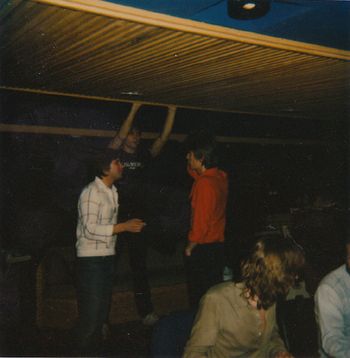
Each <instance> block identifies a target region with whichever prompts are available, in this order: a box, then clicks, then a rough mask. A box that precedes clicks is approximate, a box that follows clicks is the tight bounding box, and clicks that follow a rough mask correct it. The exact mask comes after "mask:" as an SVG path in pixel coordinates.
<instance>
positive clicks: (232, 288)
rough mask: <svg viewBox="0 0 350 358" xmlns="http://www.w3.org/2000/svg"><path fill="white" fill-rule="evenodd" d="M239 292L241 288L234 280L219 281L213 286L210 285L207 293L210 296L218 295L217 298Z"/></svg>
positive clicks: (235, 294) (238, 293)
mask: <svg viewBox="0 0 350 358" xmlns="http://www.w3.org/2000/svg"><path fill="white" fill-rule="evenodd" d="M240 293H241V289H240V288H239V287H238V286H237V284H235V283H234V282H231V281H230V282H222V283H219V284H217V285H215V286H213V287H211V288H210V289H209V290H208V292H207V295H208V296H212V297H219V298H225V297H231V298H232V297H233V296H239V295H240Z"/></svg>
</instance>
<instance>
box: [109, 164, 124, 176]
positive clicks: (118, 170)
mask: <svg viewBox="0 0 350 358" xmlns="http://www.w3.org/2000/svg"><path fill="white" fill-rule="evenodd" d="M109 175H110V176H111V178H112V179H113V180H114V181H115V180H118V179H120V178H121V177H122V175H123V165H122V164H121V163H120V161H119V160H118V159H115V160H113V161H112V162H111V165H110V167H109Z"/></svg>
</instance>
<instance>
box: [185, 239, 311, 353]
mask: <svg viewBox="0 0 350 358" xmlns="http://www.w3.org/2000/svg"><path fill="white" fill-rule="evenodd" d="M304 264H305V258H304V254H303V251H302V249H301V248H300V247H299V246H298V245H297V244H296V243H295V242H294V241H293V240H292V239H289V238H283V237H282V236H280V235H279V234H272V235H269V236H265V237H263V238H261V239H259V240H258V241H257V243H256V244H255V246H254V248H253V250H252V252H251V254H250V256H249V258H248V259H247V260H246V261H243V263H242V267H241V268H242V280H241V282H224V283H221V284H219V285H216V286H214V287H212V288H211V289H210V290H209V291H208V292H207V293H206V294H205V295H204V296H203V298H202V300H201V302H200V307H199V311H198V313H197V316H196V319H195V322H194V325H193V328H192V332H191V337H190V339H189V340H188V342H187V344H186V347H185V352H184V358H199V357H251V358H254V357H256V358H262V357H274V358H282V357H283V358H287V357H292V355H291V354H290V353H288V352H287V350H286V348H285V345H284V343H283V341H282V339H281V338H280V336H279V332H278V328H277V323H276V310H275V304H276V301H277V299H278V298H280V297H281V296H286V295H287V293H288V291H289V289H290V288H292V286H294V285H295V284H296V282H297V280H298V278H299V277H300V275H301V273H302V271H303V268H304Z"/></svg>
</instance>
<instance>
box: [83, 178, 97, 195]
mask: <svg viewBox="0 0 350 358" xmlns="http://www.w3.org/2000/svg"><path fill="white" fill-rule="evenodd" d="M101 191H102V189H101V188H100V186H99V185H98V182H97V181H96V179H95V180H93V181H91V182H90V183H89V184H87V185H86V186H85V187H84V188H83V190H82V192H81V197H86V196H92V195H97V194H99V193H100V192H101Z"/></svg>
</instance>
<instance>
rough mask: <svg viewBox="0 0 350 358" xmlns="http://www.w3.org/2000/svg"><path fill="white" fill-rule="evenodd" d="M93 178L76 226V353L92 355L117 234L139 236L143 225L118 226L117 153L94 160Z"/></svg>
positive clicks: (104, 316)
mask: <svg viewBox="0 0 350 358" xmlns="http://www.w3.org/2000/svg"><path fill="white" fill-rule="evenodd" d="M95 164H96V165H95V167H96V178H95V180H94V181H92V182H91V183H90V184H89V185H87V186H86V187H85V188H84V189H83V191H82V193H81V195H80V198H79V203H78V213H79V216H78V225H77V242H76V249H77V281H78V282H77V293H78V312H79V320H78V330H77V333H78V337H77V338H78V349H79V351H80V353H82V354H84V353H85V354H86V353H90V354H91V353H94V352H95V350H96V349H97V348H98V347H99V343H100V340H101V334H102V327H103V324H104V323H105V322H107V320H108V315H109V310H110V303H111V297H112V288H113V277H114V262H115V260H114V255H115V244H116V240H117V234H119V233H121V232H133V233H139V232H141V231H142V229H143V227H144V226H145V223H144V222H143V221H142V220H140V219H130V220H127V221H125V222H121V223H118V222H117V217H118V192H117V189H116V187H115V186H114V185H113V183H114V182H115V181H117V180H119V179H120V178H121V176H122V172H123V166H122V164H121V163H120V162H119V160H118V152H116V151H112V150H108V151H106V152H105V153H103V154H101V155H99V156H98V158H96V160H95Z"/></svg>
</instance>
